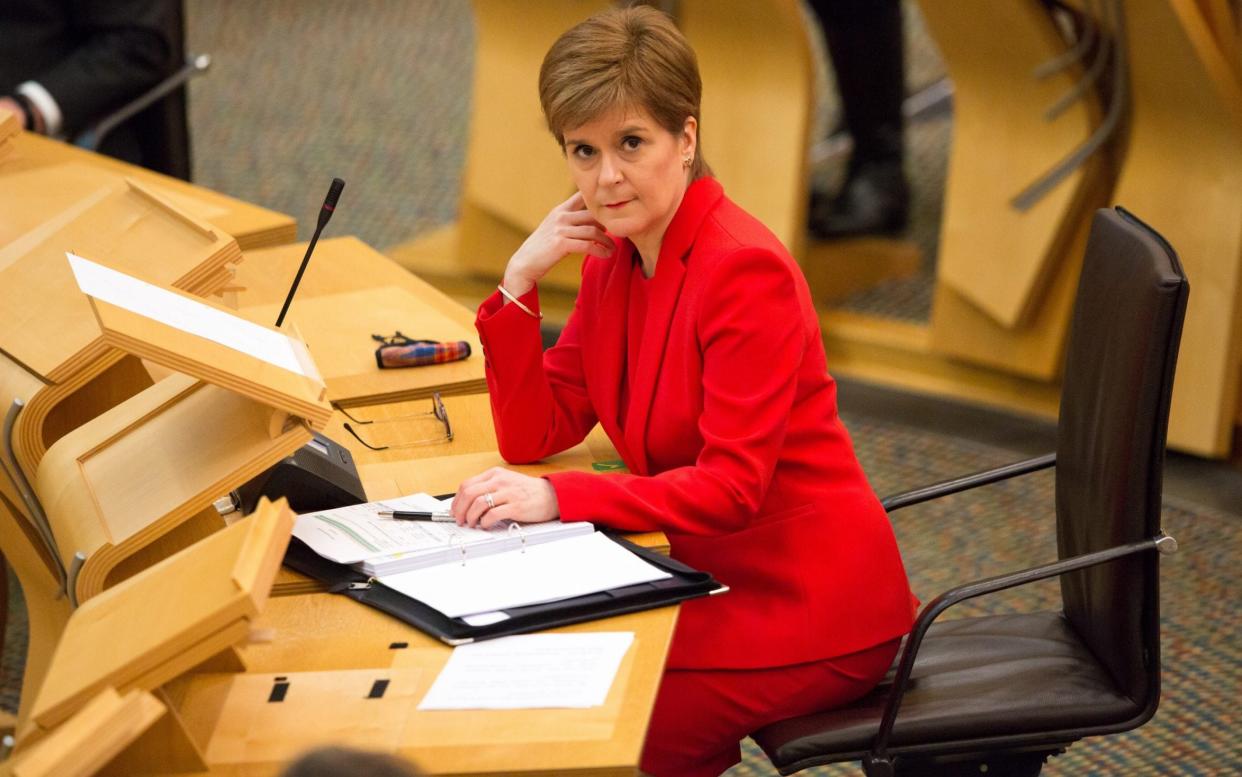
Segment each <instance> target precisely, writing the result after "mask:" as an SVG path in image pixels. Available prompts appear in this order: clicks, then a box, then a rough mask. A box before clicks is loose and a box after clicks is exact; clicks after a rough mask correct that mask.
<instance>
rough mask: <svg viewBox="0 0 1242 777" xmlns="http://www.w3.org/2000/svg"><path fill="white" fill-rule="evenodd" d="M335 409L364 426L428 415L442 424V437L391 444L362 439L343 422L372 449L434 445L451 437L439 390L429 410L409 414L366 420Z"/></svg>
mask: <svg viewBox="0 0 1242 777" xmlns="http://www.w3.org/2000/svg"><path fill="white" fill-rule="evenodd" d="M336 409H337V410H340V411H341V414H342V415H344V416H345V417H346V418H348V419H349V420H350V421H353V422H354V423H355V424H358V425H359V426H366V425H370V424H389V423H395V422H397V421H409V420H413V419H421V418H427V417H428V416H432V417H434V418H435V419H436V420H437V421H439V422H440V423H442V424H444V436H442V437H431V438H428V439H426V440H412V441H406V442H400V443H394V444H391V445H372V444H371V443H369V442H367V441H366V440H364V439H363V438H362V435H360V434H358V432H357V430H355V429H354V427H353V426H351V425H350V424H349V422H348V421H347V422H345V424H344V426H345V431H347V432H349V433H350V434H352V435H353V436H354V439H355V440H357V441H358V442H360V443H362V444H363V445H365V446H366V447H367V448H370V449H371V450H373V451H391V450H399V449H401V448H417V447H418V446H420V445H435V444H437V443H442V442H450V441H452V439H453V425H452V424H451V423H449V417H448V410H446V409H445V408H444V400H442V399H440V392H438V391H437V392H435V393H434V394H432V395H431V410H430V411H428V412H426V413H411V414H409V415H402V416H397V417H395V418H378V419H373V420H367V419H363V418H355V417H354V416H352V415H350V413H349V411H348V410H346V409H345V408H343V407H339V406H338V407H337V408H336Z"/></svg>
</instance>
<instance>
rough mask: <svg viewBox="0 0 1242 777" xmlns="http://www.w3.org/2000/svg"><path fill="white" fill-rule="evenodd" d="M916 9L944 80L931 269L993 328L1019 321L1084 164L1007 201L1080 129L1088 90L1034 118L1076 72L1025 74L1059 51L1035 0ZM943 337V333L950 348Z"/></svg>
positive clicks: (1044, 281)
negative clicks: (1027, 201)
mask: <svg viewBox="0 0 1242 777" xmlns="http://www.w3.org/2000/svg"><path fill="white" fill-rule="evenodd" d="M921 8H922V11H923V17H924V19H925V20H926V22H927V25H928V29H929V30H930V31H931V33H932V35H933V36H934V37H935V40H936V43H937V46H938V47H939V49H940V51H941V53H942V55H943V56H944V59H945V64H946V66H947V68H948V71H949V75H950V77H951V78H952V79H953V82H954V97H953V150H952V152H951V155H950V159H949V171H948V176H947V180H946V184H945V198H944V219H943V222H942V225H941V232H940V251H939V259H938V264H937V277H938V279H939V280H940V281H941V282H942V283H944V284H946V285H948V286H949V287H951V289H952V290H953V291H954V292H955V293H957V294H959V295H961V296H962V297H963V298H964V299H966V300H967V301H969V302H970V303H972V304H973V305H975V306H976V307H977V308H978V309H979V310H981V311H982V312H984V313H986V314H987V315H988V316H990V317H991V318H992V319H993V320H994V321H995V322H996V323H997V324H999V325H1000V326H1001V327H1004V328H1007V329H1013V328H1016V327H1019V326H1024V325H1027V324H1029V323H1031V319H1032V317H1033V316H1034V314H1035V313H1036V312H1037V311H1038V310H1039V308H1040V306H1041V304H1042V303H1043V297H1044V291H1045V289H1046V288H1047V286H1048V284H1049V283H1050V281H1051V278H1052V276H1053V274H1054V273H1055V272H1056V270H1057V266H1058V261H1059V259H1060V258H1061V257H1062V256H1063V255H1064V253H1065V250H1066V248H1067V242H1068V240H1069V238H1070V237H1071V235H1072V234H1073V231H1074V229H1075V227H1076V225H1077V223H1078V221H1079V220H1080V216H1081V214H1082V213H1083V212H1084V210H1085V207H1084V202H1083V197H1084V194H1085V188H1084V187H1085V184H1086V182H1087V181H1086V179H1087V177H1088V175H1089V174H1090V172H1091V169H1090V168H1079V170H1077V171H1076V172H1074V173H1072V174H1070V175H1069V176H1068V177H1067V178H1066V179H1064V180H1063V181H1062V182H1061V183H1060V184H1058V185H1057V186H1056V187H1055V188H1054V189H1053V190H1052V191H1050V192H1049V193H1048V194H1047V195H1046V196H1044V197H1043V198H1042V199H1041V200H1040V201H1039V202H1038V203H1037V204H1036V205H1035V206H1034V207H1032V208H1031V209H1030V210H1027V211H1020V210H1018V209H1016V208H1014V207H1013V206H1012V205H1011V204H1010V200H1011V199H1012V198H1013V197H1014V196H1015V195H1016V194H1017V193H1018V192H1019V191H1021V190H1022V189H1023V188H1024V187H1026V186H1027V185H1028V184H1030V183H1031V182H1033V181H1034V180H1035V179H1037V178H1038V177H1039V176H1040V175H1042V174H1043V173H1045V172H1046V171H1048V170H1049V169H1051V168H1052V167H1054V166H1055V165H1056V164H1057V163H1058V162H1059V161H1060V160H1061V159H1062V158H1063V157H1065V156H1066V155H1068V154H1069V153H1070V152H1071V151H1072V150H1073V149H1074V148H1075V146H1077V145H1078V144H1079V143H1081V142H1082V141H1084V140H1085V139H1086V138H1087V137H1088V135H1090V133H1091V130H1092V129H1093V126H1094V124H1095V122H1096V115H1095V114H1096V113H1097V112H1096V111H1095V110H1094V105H1093V102H1092V94H1093V93H1089V94H1088V96H1087V98H1086V99H1083V100H1080V101H1078V102H1076V103H1074V105H1073V106H1071V107H1070V108H1069V109H1068V110H1067V111H1065V113H1063V114H1062V115H1061V116H1060V117H1058V118H1057V119H1056V120H1055V121H1053V122H1047V121H1045V120H1044V118H1043V112H1044V111H1045V110H1046V109H1047V108H1048V107H1049V106H1050V105H1052V104H1053V103H1054V102H1056V100H1057V99H1058V98H1059V97H1060V96H1061V95H1062V94H1064V93H1065V92H1067V91H1068V90H1070V89H1071V88H1072V87H1073V84H1074V80H1075V79H1076V78H1077V77H1079V76H1080V75H1081V73H1080V71H1078V70H1076V69H1070V70H1066V71H1063V72H1062V73H1060V74H1058V75H1056V76H1053V77H1050V78H1046V79H1042V80H1037V79H1036V78H1035V77H1034V76H1033V75H1032V71H1033V70H1034V69H1035V67H1036V66H1037V65H1039V64H1040V63H1042V62H1044V61H1046V60H1049V59H1052V58H1054V57H1055V56H1056V55H1057V54H1059V53H1060V52H1062V51H1063V50H1064V48H1065V44H1064V43H1063V42H1062V41H1061V39H1060V37H1059V36H1058V35H1057V32H1056V29H1055V26H1054V24H1053V22H1052V19H1051V17H1050V16H1049V15H1048V13H1047V12H1046V11H1045V10H1044V9H1043V8H1042V7H1041V6H1040V5H1039V4H1037V3H1026V2H1024V3H996V2H990V1H989V0H967V2H957V3H935V2H930V3H922V4H921ZM952 344H953V341H952V339H951V338H945V339H944V341H943V345H944V347H945V349H946V351H947V352H950V353H955V352H956V351H954V350H952ZM963 355H967V354H963Z"/></svg>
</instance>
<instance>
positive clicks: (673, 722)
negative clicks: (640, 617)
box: [642, 639, 901, 777]
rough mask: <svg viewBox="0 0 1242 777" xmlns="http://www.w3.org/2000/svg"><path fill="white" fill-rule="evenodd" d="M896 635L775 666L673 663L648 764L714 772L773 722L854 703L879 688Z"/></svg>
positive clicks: (674, 775)
mask: <svg viewBox="0 0 1242 777" xmlns="http://www.w3.org/2000/svg"><path fill="white" fill-rule="evenodd" d="M900 644H901V640H899V639H895V640H893V641H891V642H885V643H883V644H881V645H877V646H875V647H872V648H868V649H866V650H861V651H859V652H857V653H851V654H849V655H845V656H837V657H835V658H829V659H826V660H824V661H812V662H810V663H806V664H795V665H793V666H779V667H774V668H772V669H670V670H667V671H665V673H664V678H663V680H662V681H661V683H660V691H659V694H658V695H657V696H656V703H655V710H654V711H653V712H652V715H651V725H650V726H649V727H648V729H647V742H646V746H645V747H644V748H643V758H642V770H643V771H644V772H646V773H647V774H650V775H654V777H716V775H719V774H720V773H721V772H723V771H725V770H726V769H728V768H729V767H731V766H733V765H734V764H736V763H737V762H738V761H739V760H741V757H742V754H741V749H740V748H739V746H738V743H739V742H740V741H741V740H742V738H743V737H746V736H747V735H749V734H750V733H751V732H753V731H755V730H757V729H760V728H763V727H764V726H766V725H767V724H769V723H775V722H776V721H778V720H783V719H785V718H792V717H795V716H797V715H807V714H809V713H812V712H816V711H819V710H826V709H831V708H832V707H839V706H841V705H843V704H848V703H849V702H851V701H853V700H854V699H857V698H859V697H860V696H863V695H864V694H866V693H867V692H868V691H870V690H871V689H872V688H874V687H875V686H876V684H877V683H879V682H880V680H881V679H882V678H883V677H884V673H885V672H887V671H888V668H889V666H890V665H891V664H892V662H893V657H894V656H896V655H897V648H898V647H899V646H900Z"/></svg>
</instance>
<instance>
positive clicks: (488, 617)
mask: <svg viewBox="0 0 1242 777" xmlns="http://www.w3.org/2000/svg"><path fill="white" fill-rule="evenodd" d="M462 620H464V621H465V622H466V623H468V624H470V625H471V626H490V625H492V624H493V623H500V622H501V621H507V620H509V613H507V612H481V613H479V614H478V615H467V616H466V617H464V618H462Z"/></svg>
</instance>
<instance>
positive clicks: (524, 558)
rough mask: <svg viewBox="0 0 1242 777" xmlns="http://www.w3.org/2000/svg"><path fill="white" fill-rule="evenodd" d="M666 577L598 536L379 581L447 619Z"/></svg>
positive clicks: (573, 538)
mask: <svg viewBox="0 0 1242 777" xmlns="http://www.w3.org/2000/svg"><path fill="white" fill-rule="evenodd" d="M668 577H672V575H670V574H669V573H667V572H665V571H664V570H662V569H658V568H656V567H654V566H652V565H651V564H648V563H647V562H646V561H643V560H642V559H641V558H639V557H638V556H636V555H634V554H633V553H631V552H629V551H628V550H626V549H625V548H623V547H621V546H620V545H618V544H617V543H615V542H613V541H612V540H610V539H608V538H607V537H605V536H604V535H603V534H601V533H600V532H592V533H591V534H586V535H580V536H577V537H567V538H565V539H562V540H558V541H556V542H549V543H545V544H542V545H534V546H527V547H526V549H525V550H524V551H522V550H509V551H505V552H504V553H498V554H496V555H493V556H484V557H482V558H470V557H469V554H468V553H467V557H466V562H465V563H464V564H459V563H447V564H440V565H439V566H434V567H428V568H426V569H416V570H413V571H411V572H401V573H399V574H395V575H386V576H384V577H380V578H378V579H379V582H380V583H382V584H383V585H386V586H388V587H389V588H392V589H394V590H396V591H399V592H401V593H403V594H405V595H406V596H409V597H412V598H414V599H417V600H419V601H420V602H422V603H423V604H426V605H429V606H431V607H434V608H435V609H437V610H439V611H440V612H442V613H444V614H445V615H447V616H449V617H450V618H457V617H460V616H463V615H475V614H477V613H482V612H493V611H495V610H504V609H507V608H509V607H521V606H522V605H526V604H538V603H540V602H554V601H558V600H560V599H568V598H570V597H574V596H582V595H584V594H593V593H596V592H598V591H606V590H608V589H611V588H620V587H622V586H627V585H635V584H637V583H646V582H650V581H652V580H663V579H665V578H668Z"/></svg>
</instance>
